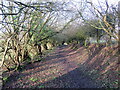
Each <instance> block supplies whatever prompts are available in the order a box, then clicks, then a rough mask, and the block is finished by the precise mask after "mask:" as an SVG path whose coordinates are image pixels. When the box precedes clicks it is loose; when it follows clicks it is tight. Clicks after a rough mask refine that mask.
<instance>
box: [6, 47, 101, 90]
mask: <svg viewBox="0 0 120 90" xmlns="http://www.w3.org/2000/svg"><path fill="white" fill-rule="evenodd" d="M81 49H84V48H81ZM79 58H80V57H79V53H78V52H76V51H74V50H71V49H70V48H69V47H59V48H57V49H56V50H55V52H53V53H51V54H50V55H49V56H47V57H46V58H45V60H44V61H42V62H36V63H33V64H30V65H28V66H26V67H25V68H24V70H23V71H21V72H15V73H13V74H12V75H11V77H10V78H9V81H8V82H6V84H5V85H4V88H8V87H11V88H99V87H100V85H98V84H97V83H95V82H94V81H93V80H92V79H91V78H90V77H88V76H86V75H84V73H83V72H82V71H80V69H79V65H78V61H79Z"/></svg>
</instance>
